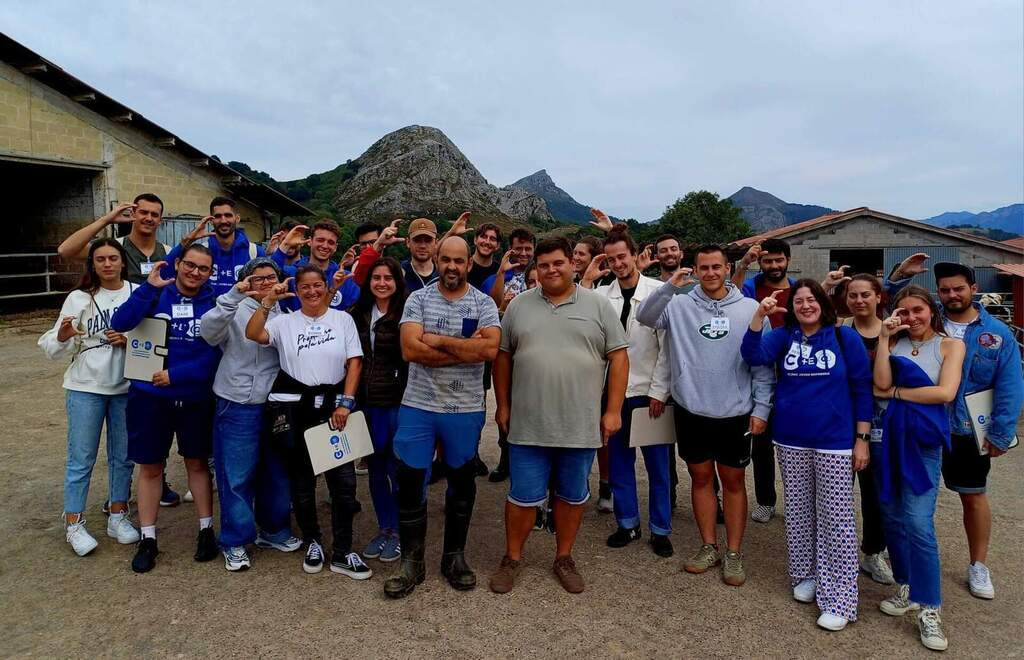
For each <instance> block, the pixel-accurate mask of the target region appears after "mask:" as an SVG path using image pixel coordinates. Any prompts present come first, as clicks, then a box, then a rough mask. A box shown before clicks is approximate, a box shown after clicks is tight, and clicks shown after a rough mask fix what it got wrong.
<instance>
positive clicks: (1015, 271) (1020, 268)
mask: <svg viewBox="0 0 1024 660" xmlns="http://www.w3.org/2000/svg"><path fill="white" fill-rule="evenodd" d="M992 267H993V268H995V269H996V270H998V271H999V272H1001V273H1006V274H1007V275H1013V276H1014V277H1024V264H992Z"/></svg>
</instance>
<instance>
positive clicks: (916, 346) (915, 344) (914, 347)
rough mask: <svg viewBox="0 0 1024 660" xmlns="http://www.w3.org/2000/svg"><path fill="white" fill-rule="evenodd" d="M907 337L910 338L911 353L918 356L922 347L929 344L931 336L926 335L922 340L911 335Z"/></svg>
mask: <svg viewBox="0 0 1024 660" xmlns="http://www.w3.org/2000/svg"><path fill="white" fill-rule="evenodd" d="M907 339H909V340H910V354H911V355H913V356H915V357H916V356H917V354H918V353H920V352H921V347H922V346H924V345H925V344H927V343H928V340H930V339H931V337H925V338H924V339H922V340H921V341H914V340H913V339H911V338H910V337H907Z"/></svg>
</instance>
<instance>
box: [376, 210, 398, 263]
mask: <svg viewBox="0 0 1024 660" xmlns="http://www.w3.org/2000/svg"><path fill="white" fill-rule="evenodd" d="M403 222H405V221H404V220H402V219H401V218H395V219H394V220H392V221H391V224H390V225H388V226H387V227H385V228H384V231H382V232H381V233H380V236H378V237H377V240H376V241H374V243H373V249H374V250H375V251H376V252H377V253H378V254H380V253H382V252H383V251H384V248H386V247H387V246H389V245H396V244H398V243H404V242H405V239H404V238H402V237H401V236H399V235H398V228H399V227H400V226H401V224H402V223H403Z"/></svg>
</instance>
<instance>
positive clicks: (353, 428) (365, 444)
mask: <svg viewBox="0 0 1024 660" xmlns="http://www.w3.org/2000/svg"><path fill="white" fill-rule="evenodd" d="M303 435H304V436H305V438H306V449H308V450H309V462H310V463H311V464H312V465H313V474H314V475H316V474H323V473H324V472H327V471H328V470H330V469H331V468H336V467H338V466H339V465H344V464H345V463H351V462H352V461H354V460H356V459H357V458H362V457H363V456H369V455H370V454H372V453H373V441H372V440H371V439H370V430H369V429H368V428H367V427H366V417H365V416H364V415H363V413H361V412H354V413H351V414H349V416H348V420H347V421H346V422H345V430H344V431H336V430H335V429H333V428H331V423H330V421H327V422H324V423H323V424H320V425H319V426H314V427H313V428H310V429H306V432H305V433H304V434H303Z"/></svg>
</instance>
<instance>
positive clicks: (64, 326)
mask: <svg viewBox="0 0 1024 660" xmlns="http://www.w3.org/2000/svg"><path fill="white" fill-rule="evenodd" d="M76 320H77V318H76V317H74V316H65V317H64V318H62V319H61V320H60V329H58V330H57V341H59V342H61V343H63V342H66V341H67V340H69V339H71V338H72V337H81V336H82V335H84V334H85V331H84V330H79V329H78V328H77V327H75V321H76Z"/></svg>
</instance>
